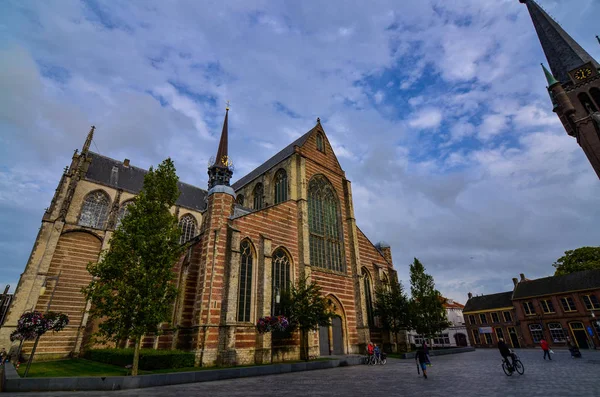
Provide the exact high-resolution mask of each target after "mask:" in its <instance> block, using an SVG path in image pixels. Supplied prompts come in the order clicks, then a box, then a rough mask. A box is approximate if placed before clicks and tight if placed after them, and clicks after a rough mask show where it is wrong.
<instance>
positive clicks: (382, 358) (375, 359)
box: [367, 352, 387, 365]
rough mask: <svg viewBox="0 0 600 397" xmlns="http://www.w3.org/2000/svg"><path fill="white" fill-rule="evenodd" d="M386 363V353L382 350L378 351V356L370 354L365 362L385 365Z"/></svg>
mask: <svg viewBox="0 0 600 397" xmlns="http://www.w3.org/2000/svg"><path fill="white" fill-rule="evenodd" d="M386 363H387V355H386V354H385V353H383V352H381V353H379V356H375V354H373V355H372V356H370V357H369V361H368V363H367V364H369V365H377V364H379V365H385V364H386Z"/></svg>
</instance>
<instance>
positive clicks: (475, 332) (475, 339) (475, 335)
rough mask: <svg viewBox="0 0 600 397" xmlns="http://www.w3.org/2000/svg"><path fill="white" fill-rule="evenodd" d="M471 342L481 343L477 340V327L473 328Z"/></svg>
mask: <svg viewBox="0 0 600 397" xmlns="http://www.w3.org/2000/svg"><path fill="white" fill-rule="evenodd" d="M473 342H475V344H476V345H480V344H481V341H480V340H479V330H477V329H474V330H473Z"/></svg>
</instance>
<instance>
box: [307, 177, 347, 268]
mask: <svg viewBox="0 0 600 397" xmlns="http://www.w3.org/2000/svg"><path fill="white" fill-rule="evenodd" d="M308 223H309V229H310V264H311V265H312V266H316V267H322V268H325V269H330V270H334V271H337V272H345V271H346V264H345V263H344V261H343V249H344V247H343V242H342V232H341V231H342V227H341V222H340V214H339V210H338V198H337V196H336V194H335V191H334V190H333V187H332V186H331V184H330V183H329V181H328V180H327V178H325V177H324V176H322V175H317V176H315V177H314V178H313V179H311V181H310V183H309V184H308Z"/></svg>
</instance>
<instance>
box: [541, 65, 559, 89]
mask: <svg viewBox="0 0 600 397" xmlns="http://www.w3.org/2000/svg"><path fill="white" fill-rule="evenodd" d="M541 65H542V69H544V74H545V75H546V80H547V81H548V88H550V87H552V86H553V85H554V84H556V83H558V81H556V79H555V78H554V76H553V75H552V73H550V71H548V69H546V67H545V66H544V64H543V63H542V64H541Z"/></svg>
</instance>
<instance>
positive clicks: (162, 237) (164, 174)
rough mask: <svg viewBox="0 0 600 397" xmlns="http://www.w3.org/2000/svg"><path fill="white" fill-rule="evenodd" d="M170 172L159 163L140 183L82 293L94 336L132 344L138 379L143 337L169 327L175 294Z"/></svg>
mask: <svg viewBox="0 0 600 397" xmlns="http://www.w3.org/2000/svg"><path fill="white" fill-rule="evenodd" d="M178 180H179V178H178V177H177V175H176V173H175V166H174V164H173V162H172V161H171V159H170V158H169V159H166V160H164V161H163V162H162V163H161V164H160V165H159V166H158V167H157V168H156V170H154V169H153V168H152V167H150V170H149V172H148V173H147V174H146V175H145V177H144V187H143V188H142V191H141V192H140V194H139V195H138V196H137V197H136V199H135V200H134V202H133V203H132V204H131V205H129V206H128V207H127V210H128V213H127V215H126V216H125V217H124V218H123V220H122V221H121V224H120V225H119V227H118V228H117V230H115V232H114V234H113V236H112V238H111V240H110V248H109V249H108V250H107V251H105V252H103V257H102V259H101V260H100V261H99V262H98V263H97V264H94V263H90V264H88V271H89V272H90V273H91V275H92V276H93V279H92V281H91V282H90V284H89V285H88V286H87V287H85V288H83V293H84V294H85V296H86V299H88V300H90V301H91V303H92V306H91V307H92V308H91V310H90V314H91V315H92V316H93V317H96V318H101V319H102V322H101V324H100V326H99V331H98V334H99V335H100V336H102V337H104V338H105V339H107V340H111V341H115V342H120V341H122V340H127V339H134V340H135V352H134V358H133V368H132V371H131V374H132V375H137V372H138V361H139V349H140V343H141V338H142V335H144V334H147V333H158V331H159V329H158V326H159V325H160V323H162V322H165V321H168V320H169V315H170V313H171V310H172V303H173V300H174V299H175V296H176V294H177V290H176V288H175V286H174V285H173V283H172V280H173V277H174V273H173V270H172V269H173V264H174V263H175V262H176V260H177V259H178V258H179V256H180V255H181V252H182V249H183V247H182V246H181V245H180V244H179V237H180V234H181V232H180V230H179V227H178V225H177V218H176V217H175V216H174V215H172V214H171V212H170V208H171V207H172V206H173V205H174V204H175V201H176V200H177V198H178V197H179V189H178V187H177V181H178Z"/></svg>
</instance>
